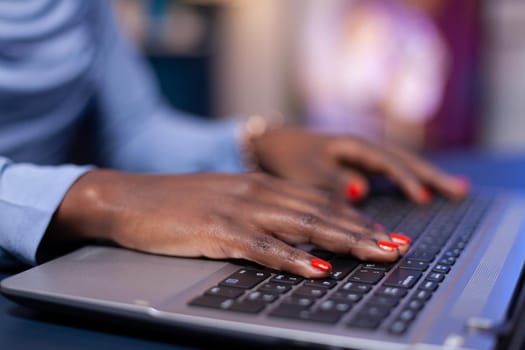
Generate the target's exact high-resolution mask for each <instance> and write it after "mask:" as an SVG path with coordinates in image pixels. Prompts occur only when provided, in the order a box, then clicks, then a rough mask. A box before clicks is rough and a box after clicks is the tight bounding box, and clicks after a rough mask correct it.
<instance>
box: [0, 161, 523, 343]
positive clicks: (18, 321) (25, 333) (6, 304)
mask: <svg viewBox="0 0 525 350" xmlns="http://www.w3.org/2000/svg"><path fill="white" fill-rule="evenodd" d="M433 159H434V161H435V162H436V164H439V165H441V166H443V168H445V169H447V170H449V171H451V172H452V173H457V174H465V175H467V176H469V177H470V178H471V179H472V182H473V184H474V185H475V186H476V185H484V186H498V187H504V188H521V189H525V155H508V154H507V155H484V154H455V155H442V156H438V157H433ZM14 272H16V271H10V272H8V271H3V272H0V279H3V278H5V277H7V276H9V275H11V274H13V273H14ZM0 325H1V326H0V344H2V348H4V349H12V348H13V349H39V350H45V349H54V350H57V349H58V350H61V349H76V350H80V349H97V350H102V349H112V350H118V349H123V350H124V349H125V350H129V349H135V348H140V349H148V350H160V349H177V348H178V349H205V348H211V347H212V346H213V347H214V348H215V347H216V346H217V343H215V342H214V343H213V344H211V345H210V344H209V343H207V342H206V341H205V340H203V337H198V336H189V335H188V334H186V333H177V332H175V331H174V332H173V333H169V334H167V333H166V332H158V333H157V332H153V331H151V330H150V331H147V330H141V329H130V328H129V327H126V326H123V325H108V324H107V323H103V324H101V323H97V322H93V321H89V320H83V319H79V318H73V317H66V316H59V315H49V314H43V313H39V312H37V311H34V310H31V309H28V308H25V307H22V306H19V305H17V304H15V303H13V302H11V301H10V300H8V299H6V298H4V297H3V296H0ZM204 339H206V338H205V337H204ZM225 346H227V347H228V348H230V349H231V348H232V346H231V344H225ZM252 348H253V347H252Z"/></svg>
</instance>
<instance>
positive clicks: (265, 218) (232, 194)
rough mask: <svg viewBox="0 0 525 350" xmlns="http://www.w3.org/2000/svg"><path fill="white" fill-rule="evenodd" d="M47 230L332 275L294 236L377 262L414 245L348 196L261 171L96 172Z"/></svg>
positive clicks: (69, 195) (70, 194) (134, 246)
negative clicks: (392, 233) (364, 212)
mask: <svg viewBox="0 0 525 350" xmlns="http://www.w3.org/2000/svg"><path fill="white" fill-rule="evenodd" d="M48 236H49V237H47V239H48V240H54V239H59V238H60V237H62V238H69V239H70V238H73V236H74V237H78V238H88V239H105V240H111V241H113V242H115V243H117V244H118V245H120V246H123V247H126V248H130V249H135V250H139V251H144V252H149V253H154V254H163V255H172V256H180V257H207V258H214V259H227V258H236V259H237V258H242V259H246V260H251V261H253V262H256V263H258V264H261V265H264V266H267V267H269V268H272V269H276V270H282V271H286V272H289V273H293V274H296V275H301V276H304V277H307V278H320V277H326V276H327V275H328V274H329V272H330V264H329V263H327V262H325V261H323V260H320V259H318V258H316V257H315V256H313V255H311V254H309V253H308V252H306V251H304V250H302V249H299V248H296V247H294V245H295V244H300V243H308V244H314V245H315V246H317V247H319V248H321V249H325V250H329V251H333V252H336V253H341V254H350V255H353V256H354V257H356V258H358V259H362V260H372V261H379V262H386V261H394V260H396V259H397V258H399V256H400V255H402V254H405V253H406V252H407V250H408V247H409V239H408V237H406V241H403V236H401V237H394V239H393V238H392V237H391V236H390V234H389V233H387V232H385V231H383V230H382V228H381V226H380V225H377V224H376V223H374V222H372V221H370V219H368V218H366V217H365V216H363V215H362V214H360V213H359V212H358V211H357V210H355V209H354V208H352V207H351V205H350V204H349V203H348V202H346V201H345V200H344V199H342V198H339V197H336V196H333V195H330V194H329V193H328V192H323V191H322V190H318V189H315V188H312V187H309V186H307V185H303V184H299V183H296V182H292V181H290V180H283V179H279V178H275V177H272V176H269V175H265V174H260V173H249V174H219V173H203V174H188V175H137V174H127V173H121V172H116V171H109V170H93V171H90V172H88V173H86V174H85V175H84V176H82V177H81V178H80V179H79V180H78V181H77V182H76V183H75V184H74V185H73V186H72V187H71V188H70V190H69V191H68V193H67V194H66V197H65V198H64V200H63V202H62V204H61V205H60V207H59V209H58V211H57V212H56V214H55V216H54V218H53V221H52V224H51V226H50V229H49V231H48ZM393 240H395V241H396V243H397V244H396V243H394V242H393ZM403 243H406V244H403Z"/></svg>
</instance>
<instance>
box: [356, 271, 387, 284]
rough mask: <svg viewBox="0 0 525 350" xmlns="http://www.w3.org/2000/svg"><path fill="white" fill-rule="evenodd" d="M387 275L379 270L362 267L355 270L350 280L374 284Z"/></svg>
mask: <svg viewBox="0 0 525 350" xmlns="http://www.w3.org/2000/svg"><path fill="white" fill-rule="evenodd" d="M384 276H385V274H384V272H382V271H377V270H367V269H360V270H357V271H356V272H354V273H353V274H352V275H351V276H350V278H349V280H351V281H355V282H362V283H370V284H374V283H377V282H379V281H380V280H381V279H382V278H383V277H384Z"/></svg>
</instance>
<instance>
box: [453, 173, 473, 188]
mask: <svg viewBox="0 0 525 350" xmlns="http://www.w3.org/2000/svg"><path fill="white" fill-rule="evenodd" d="M455 178H456V183H457V184H458V187H459V188H460V189H461V190H462V191H463V192H467V191H468V190H469V188H470V180H469V179H468V177H466V176H465V175H458V176H456V177H455Z"/></svg>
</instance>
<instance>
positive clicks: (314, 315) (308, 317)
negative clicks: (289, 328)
mask: <svg viewBox="0 0 525 350" xmlns="http://www.w3.org/2000/svg"><path fill="white" fill-rule="evenodd" d="M269 315H270V316H274V317H282V318H292V319H299V320H302V321H312V322H319V323H329V324H333V323H337V321H339V319H340V318H341V316H342V315H343V313H342V312H338V311H337V310H329V311H326V310H321V309H319V310H306V309H301V308H298V307H294V306H291V305H289V304H281V305H279V306H278V307H277V308H275V309H274V310H272V311H271V312H270V313H269Z"/></svg>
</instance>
